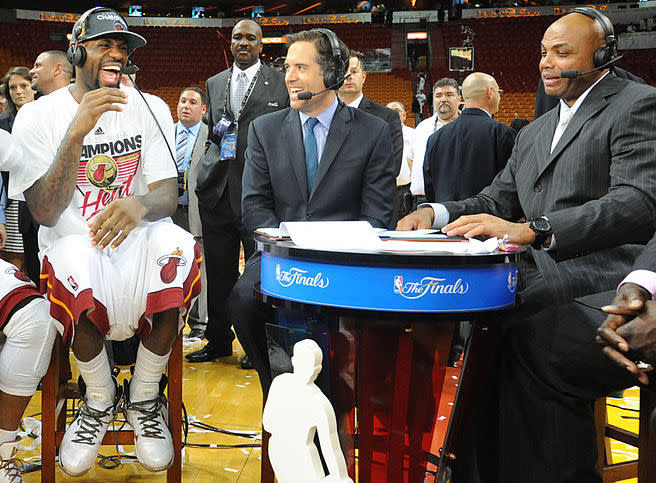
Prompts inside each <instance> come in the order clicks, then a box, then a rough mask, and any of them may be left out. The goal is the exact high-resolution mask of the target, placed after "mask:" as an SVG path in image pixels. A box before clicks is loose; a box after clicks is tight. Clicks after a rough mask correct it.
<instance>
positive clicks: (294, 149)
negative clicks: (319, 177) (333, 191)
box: [281, 109, 309, 202]
mask: <svg viewBox="0 0 656 483" xmlns="http://www.w3.org/2000/svg"><path fill="white" fill-rule="evenodd" d="M281 131H282V136H283V144H282V145H283V146H287V149H288V150H289V151H288V154H289V155H288V156H287V159H289V162H290V164H291V165H292V169H293V170H294V174H295V175H296V181H297V182H298V186H299V192H300V193H303V198H304V201H305V202H307V200H308V198H309V196H308V189H307V170H306V168H305V150H304V149H303V133H302V132H301V120H300V119H299V117H298V111H297V110H295V109H289V110H288V112H287V115H286V116H285V125H284V126H283V129H282V130H281Z"/></svg>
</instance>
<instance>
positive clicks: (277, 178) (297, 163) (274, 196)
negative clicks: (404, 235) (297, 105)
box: [242, 103, 396, 232]
mask: <svg viewBox="0 0 656 483" xmlns="http://www.w3.org/2000/svg"><path fill="white" fill-rule="evenodd" d="M395 177H396V173H395V172H394V168H393V163H392V143H391V142H390V130H389V126H388V125H387V123H386V122H385V121H383V120H381V119H379V118H377V117H374V116H372V115H370V114H367V113H365V112H362V111H361V110H359V109H353V108H350V107H347V106H345V105H344V104H342V103H340V104H339V106H338V107H337V110H336V111H335V116H334V117H333V120H332V123H331V125H330V130H329V132H328V138H327V140H326V145H325V147H324V150H323V154H322V156H321V160H320V161H319V168H318V170H317V174H316V177H315V181H314V186H313V189H312V193H308V189H307V174H306V168H305V152H304V150H303V134H302V132H301V123H300V119H299V114H298V111H296V110H294V109H291V108H288V109H285V110H284V111H280V112H276V113H273V114H267V115H265V116H262V117H260V118H258V119H256V120H255V121H253V123H252V124H251V128H250V131H249V133H248V149H247V151H246V166H245V167H244V178H243V186H242V193H243V200H242V221H243V223H244V227H245V228H246V229H247V230H248V231H251V232H252V231H254V230H255V229H257V228H259V227H277V226H278V225H279V224H280V222H281V221H303V220H314V221H317V220H367V221H369V222H370V223H371V224H372V225H373V226H376V227H387V226H388V225H389V222H390V219H391V218H392V213H393V211H394V194H395V190H396V181H395Z"/></svg>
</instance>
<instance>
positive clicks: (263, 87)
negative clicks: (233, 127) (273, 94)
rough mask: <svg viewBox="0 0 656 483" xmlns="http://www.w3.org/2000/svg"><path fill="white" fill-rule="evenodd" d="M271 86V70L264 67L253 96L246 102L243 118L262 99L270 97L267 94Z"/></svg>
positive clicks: (254, 87) (256, 82)
mask: <svg viewBox="0 0 656 483" xmlns="http://www.w3.org/2000/svg"><path fill="white" fill-rule="evenodd" d="M270 84H271V78H270V73H269V70H268V69H267V67H266V66H265V65H262V67H261V69H260V75H259V76H257V80H256V81H255V85H254V86H253V90H252V92H251V95H250V96H248V100H247V101H246V105H245V106H244V110H243V112H242V113H241V117H244V116H245V115H246V114H248V112H249V111H250V110H251V109H253V107H254V106H255V105H256V103H257V102H258V101H259V100H260V99H268V96H266V95H265V94H266V91H267V89H269V86H270Z"/></svg>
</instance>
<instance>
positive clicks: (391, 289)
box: [261, 253, 517, 312]
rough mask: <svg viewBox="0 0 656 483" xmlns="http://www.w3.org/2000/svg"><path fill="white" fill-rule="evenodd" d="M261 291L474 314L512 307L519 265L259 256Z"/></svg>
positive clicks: (315, 300) (329, 302)
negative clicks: (414, 263)
mask: <svg viewBox="0 0 656 483" xmlns="http://www.w3.org/2000/svg"><path fill="white" fill-rule="evenodd" d="M261 289H262V291H263V292H264V293H266V294H269V295H272V296H275V297H278V298H281V299H285V300H292V301H296V302H304V303H310V304H315V305H323V306H328V307H342V308H349V309H364V310H381V311H394V312H477V311H483V310H494V309H501V308H506V307H511V306H512V305H513V304H514V303H515V294H516V291H517V264H515V263H498V264H490V265H464V266H458V267H448V268H416V267H410V268H405V267H376V266H357V265H333V264H327V263H321V262H316V261H310V260H300V259H298V258H287V257H284V256H279V255H272V254H270V253H262V276H261Z"/></svg>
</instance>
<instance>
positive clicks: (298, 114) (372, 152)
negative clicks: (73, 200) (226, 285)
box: [228, 29, 396, 396]
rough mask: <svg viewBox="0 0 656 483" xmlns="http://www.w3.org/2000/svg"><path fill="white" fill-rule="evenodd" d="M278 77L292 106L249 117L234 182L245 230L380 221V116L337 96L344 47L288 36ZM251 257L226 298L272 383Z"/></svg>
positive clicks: (388, 206)
mask: <svg viewBox="0 0 656 483" xmlns="http://www.w3.org/2000/svg"><path fill="white" fill-rule="evenodd" d="M287 42H288V45H289V49H288V52H287V58H286V61H285V66H286V74H285V83H286V85H287V90H288V92H289V98H290V104H291V107H290V108H287V109H284V110H282V111H278V112H276V113H271V114H266V115H264V116H262V117H260V118H258V119H256V120H254V121H253V123H252V124H251V126H250V129H249V133H248V148H247V151H246V166H245V167H244V177H243V182H242V216H243V222H244V226H245V227H246V229H247V230H249V231H250V232H252V231H254V230H255V229H257V228H259V227H277V226H278V225H279V224H280V222H282V221H300V220H308V221H316V220H367V221H369V222H370V223H371V224H372V225H373V226H375V227H387V226H388V225H389V222H390V219H391V217H392V213H393V211H394V192H395V185H396V183H395V176H396V173H395V172H394V166H393V162H392V159H391V157H392V144H391V142H390V129H389V126H388V125H387V123H386V122H385V121H383V120H382V119H380V118H377V117H374V116H372V115H370V114H367V113H365V112H363V111H361V110H359V109H353V108H350V107H347V106H345V105H344V104H342V103H341V102H339V101H338V99H337V97H336V95H335V91H334V90H335V89H338V88H339V86H340V85H341V84H342V82H343V80H344V71H345V67H346V64H347V63H348V59H349V51H348V48H347V47H346V46H345V45H344V44H343V43H342V42H341V41H339V40H338V39H337V37H336V36H335V34H334V33H332V32H331V31H329V30H325V29H315V30H309V31H302V32H298V33H296V34H293V35H289V36H287ZM259 279H260V256H259V253H256V254H255V255H254V256H253V257H251V258H250V259H249V260H248V262H247V263H246V268H245V271H244V274H243V275H242V277H241V278H240V279H239V281H238V282H237V284H236V285H235V287H234V289H233V290H232V293H231V294H230V298H229V300H228V312H229V314H230V320H231V321H232V323H233V325H234V327H235V329H236V331H237V336H238V337H239V340H240V341H241V343H242V344H244V346H245V347H244V348H245V350H246V353H247V354H249V357H251V355H252V358H253V363H254V364H255V368H256V369H257V371H258V374H259V376H260V381H261V383H262V391H263V393H264V395H265V396H266V395H267V393H268V390H269V386H270V385H271V371H270V368H269V360H268V355H267V344H266V337H265V331H264V325H265V323H266V322H268V321H272V320H273V311H272V309H271V308H269V307H267V306H265V305H264V304H262V303H260V302H258V301H257V300H255V297H254V295H253V284H254V283H255V282H257V281H259Z"/></svg>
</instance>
